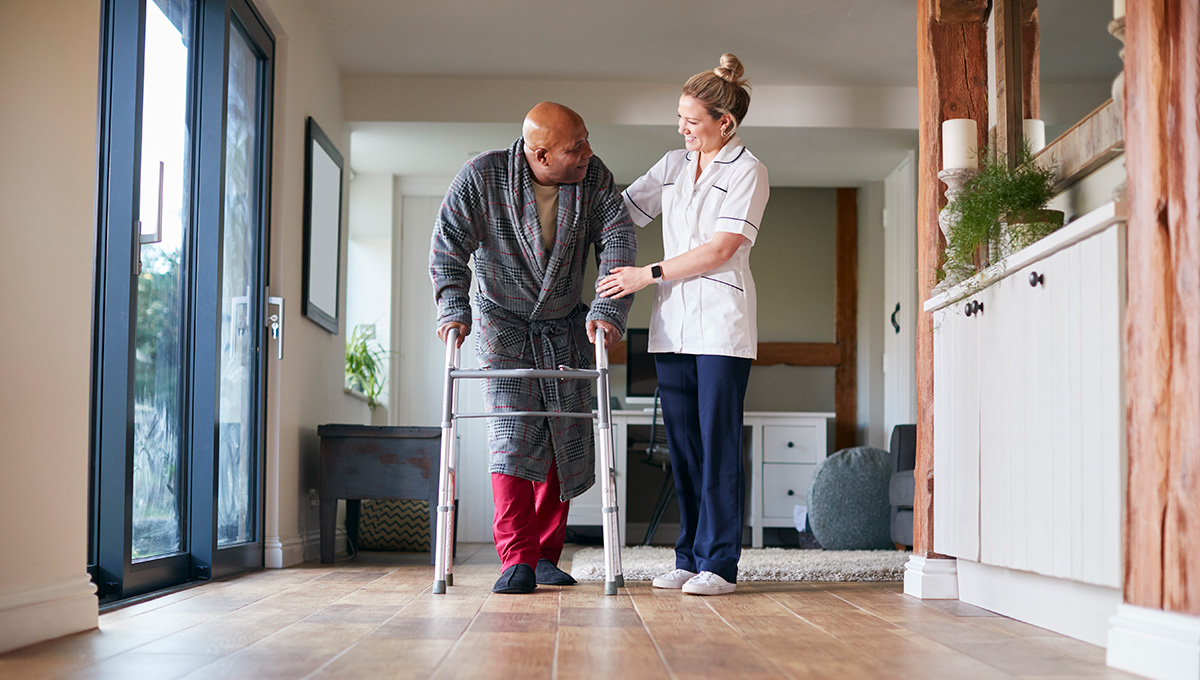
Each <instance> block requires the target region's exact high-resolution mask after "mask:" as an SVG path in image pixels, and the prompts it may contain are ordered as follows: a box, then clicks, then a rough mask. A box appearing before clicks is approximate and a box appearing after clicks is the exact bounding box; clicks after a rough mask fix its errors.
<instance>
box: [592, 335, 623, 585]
mask: <svg viewBox="0 0 1200 680" xmlns="http://www.w3.org/2000/svg"><path fill="white" fill-rule="evenodd" d="M604 335H605V332H604V329H603V328H597V329H596V370H597V372H598V373H599V374H600V375H599V377H597V378H596V414H597V419H598V421H599V423H598V425H599V427H598V435H597V436H598V438H599V441H598V442H597V448H598V449H599V452H600V471H601V472H600V495H601V498H602V501H601V508H600V513H601V521H602V522H603V526H604V594H605V595H616V594H617V588H620V587H623V586H624V585H625V577H624V576H623V575H622V573H621V535H620V529H619V527H620V523H619V522H618V512H619V509H618V507H617V493H616V454H615V452H614V448H613V440H612V407H611V405H610V404H609V401H608V350H607V349H606V348H605V343H604Z"/></svg>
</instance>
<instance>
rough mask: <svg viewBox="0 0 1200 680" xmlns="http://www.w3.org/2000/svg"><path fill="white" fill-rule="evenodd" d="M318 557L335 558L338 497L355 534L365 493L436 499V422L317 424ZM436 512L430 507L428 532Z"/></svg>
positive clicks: (438, 436) (434, 504) (431, 532)
mask: <svg viewBox="0 0 1200 680" xmlns="http://www.w3.org/2000/svg"><path fill="white" fill-rule="evenodd" d="M317 435H318V436H320V437H321V482H320V486H321V489H320V496H321V504H320V505H321V561H322V562H325V563H329V562H333V542H334V541H333V539H334V531H335V530H336V529H337V502H338V499H339V498H344V499H346V533H347V535H349V536H350V538H351V540H352V541H356V539H357V538H358V535H357V534H358V513H359V507H360V505H361V503H360V501H361V500H362V499H364V498H367V499H371V500H388V499H399V500H427V501H429V507H430V508H431V509H432V508H437V505H438V465H439V462H440V459H441V441H442V430H441V428H437V427H376V426H372V425H321V426H320V427H318V428H317ZM436 522H437V513H436V512H432V511H431V512H430V513H429V535H430V536H434V535H435V534H436V531H435V528H436Z"/></svg>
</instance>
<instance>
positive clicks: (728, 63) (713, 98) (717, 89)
mask: <svg viewBox="0 0 1200 680" xmlns="http://www.w3.org/2000/svg"><path fill="white" fill-rule="evenodd" d="M744 72H745V69H744V68H743V67H742V62H740V61H738V58H737V57H735V56H734V55H732V54H730V53H728V52H726V53H725V54H722V55H721V65H720V66H718V67H717V68H715V69H713V70H711V71H702V72H700V73H697V74H696V75H694V76H692V77H691V78H688V81H687V82H686V83H684V84H683V94H686V95H688V96H689V97H693V98H695V99H696V101H698V102H700V103H701V104H702V105H704V108H706V109H708V113H709V115H711V116H712V117H713V118H714V119H717V118H720V117H721V116H723V115H725V114H727V113H728V114H729V115H730V117H732V118H733V124H732V125H730V126H729V134H730V135H732V134H733V131H734V130H737V127H738V126H739V125H741V123H742V119H743V118H745V117H746V111H747V110H748V109H749V108H750V91H749V87H748V86H749V85H750V83H749V82H748V81H746V79H745V78H743V77H742V74H743V73H744Z"/></svg>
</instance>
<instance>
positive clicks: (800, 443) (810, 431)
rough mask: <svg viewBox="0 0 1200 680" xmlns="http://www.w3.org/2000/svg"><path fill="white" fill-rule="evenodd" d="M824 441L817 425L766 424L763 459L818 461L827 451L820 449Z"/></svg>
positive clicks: (770, 461) (765, 460)
mask: <svg viewBox="0 0 1200 680" xmlns="http://www.w3.org/2000/svg"><path fill="white" fill-rule="evenodd" d="M823 426H824V423H822V427H823ZM822 441H824V437H822V436H821V432H820V430H818V429H817V426H816V425H764V426H763V461H764V462H767V463H816V462H817V461H818V460H820V459H821V457H822V456H823V455H824V453H825V452H824V451H821V450H820V449H822V448H824V447H823V446H822V445H821V442H822Z"/></svg>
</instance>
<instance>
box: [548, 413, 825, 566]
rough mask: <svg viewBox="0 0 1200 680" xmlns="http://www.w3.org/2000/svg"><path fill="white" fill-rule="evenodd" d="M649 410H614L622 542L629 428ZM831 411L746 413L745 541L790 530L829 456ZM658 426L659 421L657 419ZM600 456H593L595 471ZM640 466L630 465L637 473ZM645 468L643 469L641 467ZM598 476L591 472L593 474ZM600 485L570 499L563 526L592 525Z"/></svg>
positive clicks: (645, 419)
mask: <svg viewBox="0 0 1200 680" xmlns="http://www.w3.org/2000/svg"><path fill="white" fill-rule="evenodd" d="M651 417H652V414H651V413H650V412H649V411H614V412H613V414H612V429H613V443H614V448H615V449H616V451H615V453H616V479H617V489H616V490H617V506H618V508H620V514H619V515H618V520H617V521H618V527H619V528H618V530H619V532H620V534H621V536H622V537H623V538H624V540H626V541H628V537H627V536H626V534H625V508H626V504H625V501H626V497H627V496H626V486H627V477H626V475H628V474H630V472H631V470H630V467H629V464H628V458H627V457H628V446H629V426H630V425H649V424H650V421H651ZM833 417H834V414H832V413H794V412H775V411H747V412H746V413H745V414H744V420H743V423H744V425H743V426H744V427H745V432H746V434H747V435H748V437H747V438H748V439H749V442H750V458H751V464H750V467H749V468H748V469H747V470H746V475H747V476H748V477H749V482H750V500H749V502H748V503H747V504H746V522H747V524H749V525H750V527H751V543H752V545H753V546H754V547H756V548H761V547H762V544H763V527H764V526H768V527H790V526H792V525H793V514H792V508H793V506H796V505H804V503H805V500H804V499H805V497H806V496H807V495H808V487H809V485H810V484H811V483H812V477H813V472H814V471H815V470H816V467H817V462H818V461H820V460H821V459H823V458H824V457H825V456H826V455H828V453H829V450H828V448H829V445H828V441H829V440H828V435H829V426H830V423H832V422H833ZM660 425H661V421H660ZM599 463H600V456H599V455H597V456H596V464H597V467H599ZM643 467H645V466H636V468H637V469H640V468H643ZM647 469H648V468H647ZM599 474H600V472H599V470H597V475H599ZM601 505H602V503H601V497H600V484H599V481H597V483H596V485H595V486H593V487H592V488H591V489H589V490H588V491H587V492H586V493H584V494H583V495H581V496H579V497H578V498H575V499H574V500H572V501H571V509H570V514H569V515H568V517H567V523H568V524H569V525H584V526H586V525H595V524H599V523H600V516H601Z"/></svg>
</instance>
